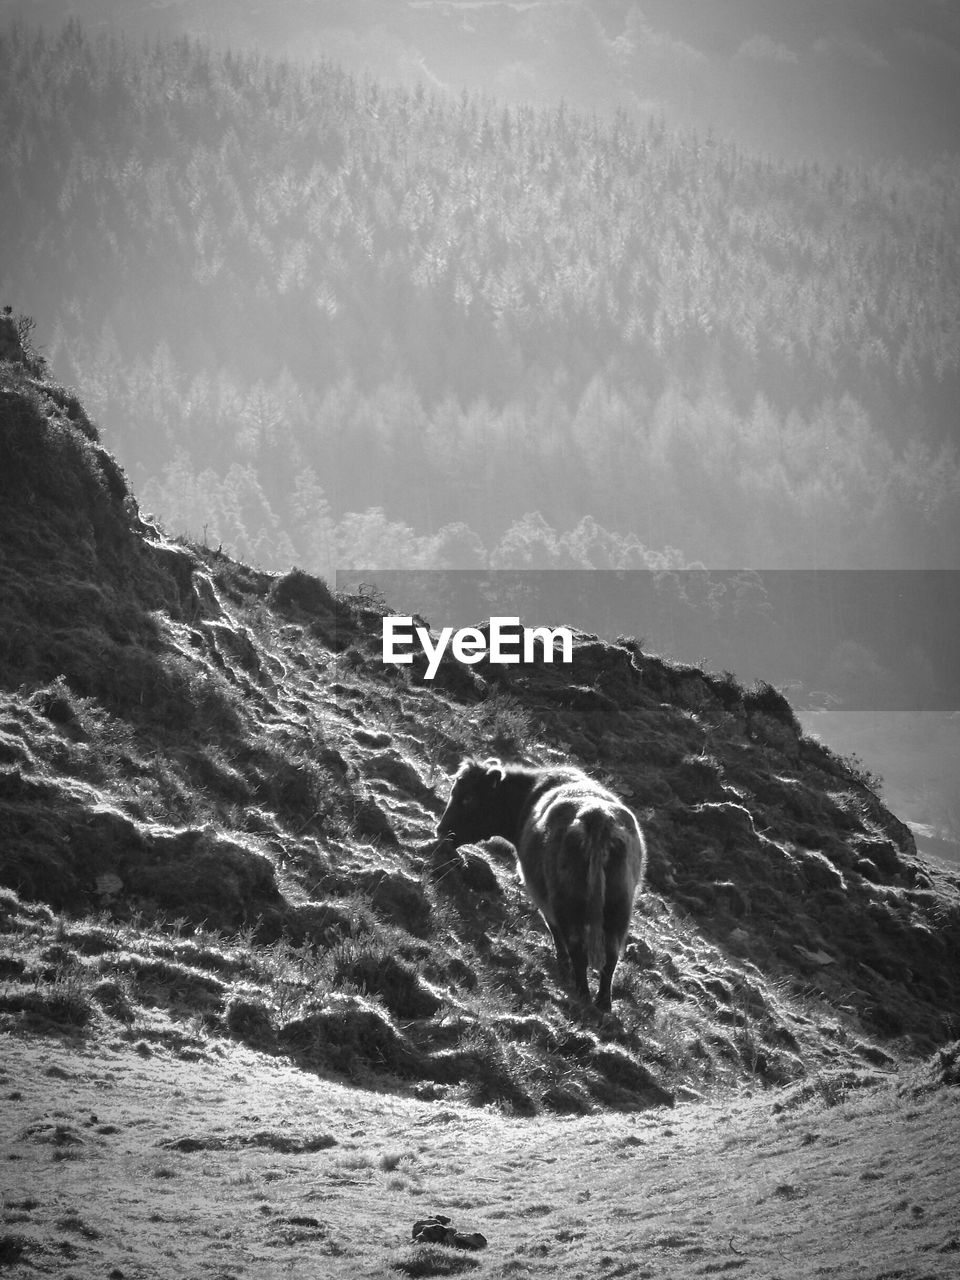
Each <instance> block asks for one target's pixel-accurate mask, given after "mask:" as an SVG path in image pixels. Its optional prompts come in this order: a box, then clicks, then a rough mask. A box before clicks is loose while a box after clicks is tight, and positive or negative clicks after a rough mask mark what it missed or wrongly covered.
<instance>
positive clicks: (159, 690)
mask: <svg viewBox="0 0 960 1280" xmlns="http://www.w3.org/2000/svg"><path fill="white" fill-rule="evenodd" d="M8 323H10V322H8ZM11 354H12V355H13V357H14V358H13V359H9V358H8V359H6V360H5V362H4V363H2V364H0V477H2V478H0V489H2V493H0V550H2V560H0V575H2V581H3V591H2V594H0V600H2V604H0V612H2V618H0V622H2V635H3V636H4V638H5V642H4V646H3V649H2V651H0V673H2V686H0V832H2V835H3V844H4V848H5V857H4V859H3V865H2V871H0V883H2V884H3V885H4V886H6V887H5V888H4V889H2V890H0V915H2V925H0V927H2V929H3V933H4V953H3V960H2V965H3V969H2V973H3V976H4V981H5V986H4V988H3V990H2V991H0V1022H2V1025H4V1026H5V1027H7V1028H8V1029H11V1030H17V1031H21V1032H24V1031H29V1030H31V1029H33V1030H34V1031H35V1030H37V1029H38V1028H39V1029H41V1030H42V1029H44V1028H46V1029H47V1030H49V1029H50V1026H51V1025H53V1026H57V1025H58V1020H59V1023H60V1024H64V1023H65V1024H66V1025H69V1026H73V1027H76V1028H81V1029H82V1028H83V1027H88V1028H89V1027H93V1026H98V1025H103V1026H106V1027H109V1028H112V1029H113V1030H114V1031H115V1032H116V1033H117V1034H120V1035H124V1036H127V1037H128V1038H136V1037H140V1038H141V1039H142V1038H143V1037H144V1036H146V1037H147V1038H150V1037H153V1038H155V1039H156V1040H157V1041H158V1042H162V1043H164V1044H166V1045H168V1046H173V1047H174V1049H175V1050H176V1051H177V1052H183V1053H187V1054H190V1053H202V1052H204V1051H205V1048H204V1046H205V1044H207V1042H208V1041H209V1038H210V1037H214V1038H216V1037H223V1036H233V1037H238V1038H240V1039H241V1040H243V1041H245V1042H246V1043H248V1044H250V1045H252V1046H254V1047H256V1048H261V1049H266V1050H268V1051H269V1052H273V1053H277V1052H279V1053H283V1054H286V1055H287V1056H289V1057H290V1058H291V1059H292V1060H293V1061H294V1062H295V1063H297V1064H299V1065H301V1066H303V1067H304V1068H306V1069H309V1070H311V1071H317V1072H320V1073H321V1074H323V1073H332V1074H334V1075H340V1076H343V1075H346V1076H347V1077H348V1078H351V1079H353V1080H355V1081H357V1082H359V1083H363V1084H365V1085H368V1086H371V1085H373V1084H376V1085H377V1086H378V1087H382V1086H383V1085H390V1086H391V1087H395V1088H399V1089H402V1090H407V1091H413V1092H416V1093H418V1094H419V1095H420V1096H423V1097H427V1098H441V1097H451V1098H463V1099H467V1100H470V1101H474V1102H491V1101H494V1102H498V1103H500V1104H502V1105H506V1106H511V1107H513V1108H514V1109H516V1110H517V1111H518V1112H520V1113H526V1112H530V1111H535V1110H540V1109H552V1110H556V1111H574V1112H576V1111H586V1110H590V1109H592V1108H594V1107H596V1106H612V1107H619V1108H626V1109H632V1108H636V1107H643V1106H648V1105H658V1104H659V1105H662V1104H664V1103H666V1102H668V1101H669V1100H670V1099H671V1097H672V1096H679V1097H685V1096H693V1095H695V1094H699V1093H702V1092H705V1091H712V1090H716V1089H718V1088H727V1087H735V1086H741V1085H743V1084H745V1083H747V1082H753V1083H758V1084H761V1085H764V1086H774V1085H783V1084H788V1083H790V1082H793V1081H799V1080H802V1079H807V1078H810V1077H811V1076H813V1075H815V1074H816V1073H817V1072H818V1071H822V1070H825V1069H828V1068H834V1067H844V1066H846V1067H850V1068H851V1069H853V1068H861V1067H863V1066H864V1064H869V1065H871V1066H873V1067H877V1066H880V1067H881V1068H884V1069H893V1068H894V1067H895V1066H896V1064H897V1062H898V1061H899V1060H901V1059H902V1058H904V1057H915V1056H923V1055H926V1054H929V1053H930V1052H931V1051H932V1050H933V1049H934V1048H935V1047H936V1046H937V1045H939V1044H943V1043H945V1042H946V1041H948V1040H950V1039H951V1038H954V1037H955V1036H956V1027H957V1025H958V1023H957V1019H958V1017H960V960H958V957H960V878H958V877H957V876H956V875H955V874H954V873H952V872H950V871H948V870H947V869H946V868H940V867H937V866H935V865H933V864H931V863H927V862H925V861H924V860H923V859H921V858H918V857H917V855H916V850H915V847H914V844H913V840H912V836H911V835H910V832H909V830H908V829H907V828H906V827H905V826H904V824H902V823H900V822H899V820H898V819H896V818H895V816H894V815H892V814H890V813H888V812H887V811H886V809H885V808H884V806H883V805H882V803H881V802H880V801H879V800H878V799H877V797H876V796H875V795H874V794H873V792H872V791H871V790H870V788H869V786H868V785H867V783H866V780H865V779H864V778H863V777H862V776H859V775H858V774H857V772H856V771H855V770H852V769H851V767H849V766H848V765H846V764H845V763H844V762H843V761H841V760H840V759H838V758H837V757H836V756H835V755H834V754H833V753H832V752H831V751H829V749H827V748H826V747H824V746H823V745H821V744H819V743H817V742H815V741H813V740H810V739H807V738H805V737H804V736H803V735H802V733H801V732H800V730H799V726H798V724H797V722H796V719H795V717H794V716H793V712H792V710H791V708H790V707H789V704H788V703H787V702H786V700H785V699H784V698H783V697H782V695H780V694H779V693H778V692H777V691H776V690H774V689H771V688H770V687H769V686H766V687H764V686H759V687H757V688H755V689H753V690H743V689H742V688H740V686H739V685H738V684H737V683H736V681H735V680H734V679H733V677H731V676H729V675H724V676H716V675H712V674H710V673H708V672H704V671H701V670H700V669H698V668H696V667H683V666H677V665H673V664H670V663H668V662H666V661H664V660H663V659H661V658H659V657H656V656H654V655H649V654H645V653H644V652H643V651H642V648H641V646H640V645H639V644H638V643H637V642H635V641H622V642H618V643H616V644H607V643H605V642H602V641H600V640H598V639H597V638H596V637H593V636H590V635H588V634H585V633H583V632H577V633H576V635H575V644H574V662H573V665H572V668H569V669H561V668H558V667H548V666H526V667H523V666H522V667H520V668H511V669H508V668H503V667H492V666H489V664H487V665H481V666H480V667H477V668H474V669H472V670H467V669H465V668H464V667H462V666H460V665H459V664H457V663H455V662H453V661H452V660H451V659H449V658H447V659H446V660H444V662H443V663H442V664H441V668H440V671H439V672H438V675H437V679H436V680H435V681H434V682H433V683H432V684H428V683H426V682H424V681H423V679H422V672H421V671H419V670H418V669H417V668H416V666H415V667H414V668H413V670H412V672H411V671H408V670H407V669H402V668H401V669H397V668H390V667H385V666H384V665H383V663H382V662H381V661H380V617H381V614H382V612H383V609H382V607H381V606H379V605H378V604H377V602H376V601H374V600H371V599H368V598H366V599H365V598H363V597H359V596H337V595H336V594H334V593H333V592H332V591H331V590H330V589H329V588H328V587H327V586H326V585H325V584H324V583H322V582H321V581H319V580H318V579H316V578H312V577H310V575H308V574H305V573H303V572H302V571H300V570H297V569H293V570H291V571H290V572H288V573H285V574H275V573H274V574H267V573H263V572H261V571H258V570H256V569H253V568H250V567H249V566H246V565H243V564H241V563H239V562H237V561H234V560H232V559H230V558H229V557H227V556H225V555H223V554H222V553H221V552H219V551H215V550H213V549H211V548H208V547H202V546H198V545H195V544H189V543H184V542H175V541H172V540H170V539H168V538H167V537H166V535H165V534H164V533H163V531H162V530H161V529H159V528H158V527H157V526H155V525H152V524H150V523H148V522H147V521H144V520H143V518H142V517H141V516H140V514H139V511H138V510H137V506H136V501H135V499H134V497H133V495H132V494H131V493H130V491H129V488H128V486H127V483H126V480H125V477H124V476H123V473H122V471H121V470H120V468H119V467H118V466H117V464H116V463H115V461H114V460H113V459H112V457H111V455H110V454H109V453H108V452H107V451H106V450H105V449H104V448H103V446H102V445H101V443H100V441H99V436H98V434H97V432H96V429H95V427H93V425H92V424H91V423H90V421H89V419H88V418H87V415H86V414H85V412H84V410H83V408H82V406H81V405H80V404H79V402H78V401H77V399H76V397H75V396H73V395H71V393H69V392H68V391H65V390H64V389H63V388H61V387H58V386H57V384H56V383H55V382H53V381H52V380H50V379H49V378H48V377H46V376H45V374H44V372H43V370H42V369H39V368H36V367H30V363H29V361H28V360H26V359H25V358H21V357H23V353H22V351H21V352H19V353H18V352H17V351H12V352H11V351H10V350H7V351H6V355H7V356H8V357H9V356H10V355H11ZM491 751H495V752H497V753H498V754H500V755H502V756H504V757H505V758H514V759H525V760H528V761H532V762H546V761H549V760H560V759H564V760H566V759H569V760H572V761H574V762H576V763H578V764H580V765H582V766H583V767H584V768H586V769H588V770H589V771H591V772H592V773H594V774H595V775H596V776H598V777H601V778H602V779H603V780H604V781H605V782H607V783H608V784H609V785H611V786H612V787H613V788H614V790H616V791H617V792H618V793H619V794H621V795H623V797H624V798H625V799H626V800H627V802H628V803H629V804H630V805H631V806H632V807H633V808H634V809H635V810H636V811H637V813H638V816H639V817H640V818H641V821H642V822H643V823H644V825H645V828H646V831H647V833H648V836H649V840H650V845H651V858H650V872H649V884H648V886H647V889H646V892H645V893H644V894H643V895H641V897H640V899H639V900H638V906H637V912H636V915H635V919H634V925H633V929H632V931H631V936H630V941H629V943H628V947H627V952H626V957H625V960H624V963H623V965H622V966H621V970H620V973H619V977H618V983H617V986H616V987H615V990H614V1013H615V1016H614V1017H613V1018H611V1019H606V1020H602V1019H599V1018H598V1017H597V1016H596V1015H595V1014H592V1013H590V1012H589V1011H585V1010H583V1009H582V1008H581V1007H579V1006H578V1005H577V1003H576V1001H575V1000H574V998H573V997H572V996H571V994H570V993H569V992H567V991H565V990H564V989H563V988H562V987H561V986H559V985H558V983H557V980H556V975H555V973H554V971H553V968H552V964H551V961H550V959H549V956H550V949H549V939H548V938H547V937H546V935H545V933H544V931H543V930H542V929H541V928H539V927H538V922H537V921H536V920H535V918H534V917H533V913H532V911H531V909H530V906H529V903H528V902H527V901H526V899H525V898H524V897H523V895H522V893H521V892H520V891H519V890H518V888H517V885H516V880H515V876H514V871H513V863H512V857H511V856H510V852H509V850H508V849H507V848H505V847H504V846H503V845H502V842H501V843H498V842H495V841H494V842H489V843H488V844H486V845H484V846H478V847H469V848H467V849H464V850H462V851H461V852H460V854H458V855H457V856H455V857H451V856H450V855H449V851H443V850H438V848H437V846H436V844H435V842H434V840H433V828H434V825H435V821H436V816H437V814H438V813H439V811H440V809H441V807H442V804H443V800H444V797H445V792H446V775H447V773H448V772H449V771H451V770H452V769H453V768H454V767H455V766H456V765H457V764H458V763H459V760H460V758H461V757H462V756H463V755H464V754H468V753H478V754H490V753H491Z"/></svg>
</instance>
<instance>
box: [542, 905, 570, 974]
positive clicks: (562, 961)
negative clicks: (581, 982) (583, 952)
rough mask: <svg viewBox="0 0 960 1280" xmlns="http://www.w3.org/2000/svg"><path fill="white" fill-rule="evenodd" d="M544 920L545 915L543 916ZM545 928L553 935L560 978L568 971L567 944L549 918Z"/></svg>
mask: <svg viewBox="0 0 960 1280" xmlns="http://www.w3.org/2000/svg"><path fill="white" fill-rule="evenodd" d="M544 919H545V920H546V916H544ZM547 928H548V929H549V930H550V933H551V934H552V936H553V945H554V947H555V948H556V952H557V968H558V969H559V970H560V976H561V978H564V979H565V978H566V977H567V975H568V974H569V972H570V953H569V951H568V950H567V944H566V943H565V942H564V940H563V934H562V933H561V932H560V930H559V929H558V928H557V926H556V925H555V924H553V923H552V922H551V921H550V920H547Z"/></svg>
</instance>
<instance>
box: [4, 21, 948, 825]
mask: <svg viewBox="0 0 960 1280" xmlns="http://www.w3.org/2000/svg"><path fill="white" fill-rule="evenodd" d="M67 19H69V20H70V21H69V23H67V24H66V25H65V21H66V20H67ZM958 70H960V11H958V10H957V8H956V6H953V5H950V4H947V3H938V2H936V0H914V2H912V3H909V4H908V3H900V2H898V0H896V2H895V0H892V2H890V3H885V2H883V0H866V2H864V3H859V2H856V0H850V2H841V3H837V2H836V0H833V2H830V0H823V2H822V3H821V2H814V0H810V2H804V3H798V2H797V0H793V2H792V3H788V2H787V0H782V2H780V3H761V2H760V0H754V2H752V3H751V2H748V0H724V3H717V2H716V0H686V2H685V0H669V2H668V0H657V2H655V3H647V4H644V5H642V6H641V5H637V4H630V3H623V2H620V0H608V2H607V3H602V4H601V3H598V2H594V3H587V2H583V3H579V2H577V0H570V2H564V0H553V2H549V0H544V2H542V3H536V2H533V0H531V2H530V3H522V2H520V0H517V3H512V4H510V3H485V2H483V0H475V2H466V0H465V2H463V3H455V2H454V0H448V2H447V3H431V2H430V0H409V2H408V3H404V2H403V0H349V2H347V0H343V2H342V3H339V2H332V0H330V2H324V0H315V2H313V3H309V2H307V0H294V2H288V3H282V4H278V5H272V6H265V5H261V4H253V3H244V2H243V0H234V2H227V0H182V2H179V3H178V2H176V0H171V2H170V3H165V4H153V3H149V4H148V3H145V2H144V3H141V2H140V0H76V2H75V3H69V2H65V0H61V2H59V3H53V2H52V0H51V2H49V3H48V2H46V0H33V2H27V0H0V178H2V183H3V191H4V199H3V201H2V202H0V302H4V303H9V304H11V305H13V306H14V308H15V309H16V310H17V311H23V312H26V313H28V314H30V315H33V316H34V317H35V318H36V320H37V330H36V334H35V337H36V340H37V342H38V344H39V346H40V348H41V349H42V350H43V351H44V353H45V354H46V355H47V357H48V358H49V360H50V362H51V365H52V369H53V372H54V373H55V375H56V376H58V377H59V378H60V379H61V380H64V381H67V382H71V383H74V384H76V386H77V388H78V390H79V392H80V394H81V396H82V398H83V400H84V402H85V404H86V405H87V407H88V409H89V410H90V412H91V413H92V414H93V415H94V417H95V418H96V420H97V421H98V423H99V424H100V426H101V428H102V430H103V434H104V438H105V442H106V444H107V445H108V447H109V448H111V449H112V450H113V451H114V452H115V453H116V454H117V456H118V457H119V458H120V460H121V462H122V463H123V465H124V467H125V468H126V470H127V472H128V474H129V476H130V479H131V482H132V484H133V486H134V489H135V491H136V493H137V494H138V496H139V497H140V499H141V503H142V506H143V507H144V509H145V510H148V511H152V512H154V513H156V515H157V516H158V517H159V518H161V519H162V520H163V521H164V523H165V524H166V525H167V527H168V528H170V529H171V530H174V531H180V530H182V531H184V532H187V533H189V534H190V535H192V536H194V537H197V538H201V539H206V540H207V541H208V542H209V543H211V544H212V545H214V546H216V545H218V544H222V545H223V546H224V548H225V549H227V550H229V551H231V552H233V553H235V554H238V555H240V556H243V557H244V558H246V559H249V560H252V561H254V562H256V563H258V564H260V565H262V566H264V567H266V568H270V569H283V568H286V567H288V566H289V564H290V563H291V562H296V563H298V564H301V565H302V566H304V567H305V568H307V569H310V570H312V571H314V572H318V573H321V574H323V575H325V576H327V577H329V576H331V575H332V574H333V572H334V571H335V570H336V569H349V568H351V567H357V568H364V567H380V568H390V567H393V568H405V569H407V568H470V569H481V568H483V569H489V568H492V569H497V568H538V569H539V568H551V569H557V568H566V569H575V568H579V569H589V568H593V569H598V568H608V569H609V568H623V569H655V570H678V569H683V568H686V567H689V566H691V565H703V566H707V567H708V568H712V569H721V568H722V569H729V570H741V569H764V570H774V569H775V570H782V569H813V568H817V569H847V570H863V571H866V570H884V569H887V570H889V569H901V570H924V569H938V570H953V569H955V568H956V567H957V550H958V547H960V461H958V454H957V434H958V421H957V417H958V414H957V405H958V403H960V370H958V362H960V269H958V268H960V262H958V256H960V254H958V251H960V234H958V232H960V226H958V223H960V164H958V157H957V140H958V126H960V91H958V85H960V75H958ZM945 599H946V600H949V599H952V596H950V594H949V593H948V595H947V597H946V598H945ZM400 603H401V604H402V602H400ZM770 607H771V606H770V601H769V600H762V599H759V598H754V597H752V596H749V597H748V599H747V601H746V602H745V603H744V602H741V606H740V609H741V615H742V618H741V623H740V624H739V625H741V627H742V629H743V633H744V635H746V634H747V633H748V632H749V631H750V629H751V627H752V626H754V624H755V625H756V626H763V625H765V621H764V619H765V618H766V617H767V615H768V614H769V610H770ZM947 607H948V605H947V604H946V603H945V605H944V608H945V609H946V608H947ZM751 610H753V611H754V612H751ZM779 621H780V625H782V621H783V620H782V619H780V620H779ZM949 621H952V617H951V618H950V619H949ZM958 621H960V620H958ZM715 626H716V619H715V618H713V619H712V620H711V617H710V615H709V613H705V614H704V621H703V627H704V628H705V636H706V635H708V634H709V633H710V629H711V628H715ZM946 631H947V632H948V633H949V632H950V627H949V626H948V627H947V628H946ZM954 634H955V632H954ZM845 643H846V648H845V649H842V646H843V645H844V644H845ZM838 644H839V645H840V646H841V649H842V654H843V655H844V656H843V662H841V663H840V666H839V668H838V670H839V671H840V673H841V675H842V674H843V673H844V672H846V673H847V674H846V676H844V678H847V679H848V680H849V671H850V669H851V667H852V668H857V667H858V666H859V668H861V669H862V670H863V671H865V672H868V673H869V671H870V670H871V665H870V664H871V662H872V661H873V660H874V659H875V658H876V652H875V649H874V650H871V648H870V646H869V645H863V640H862V637H860V636H858V637H856V638H854V637H853V636H850V637H845V638H841V640H839V641H838ZM856 645H860V649H857V648H856V647H855V646H856ZM851 646H853V647H851ZM708 647H709V646H708V645H707V644H705V645H704V651H705V652H706V651H707V649H708ZM917 647H918V651H919V652H918V654H917V655H914V657H915V661H916V662H917V663H919V667H918V669H922V668H923V663H924V661H926V660H929V658H930V655H929V654H928V653H925V651H924V641H923V637H920V638H919V639H918V640H917ZM864 650H865V651H864ZM736 658H737V654H736V653H733V654H732V655H731V665H732V666H733V668H734V669H737V662H736ZM742 660H743V663H744V666H745V668H746V665H747V653H746V650H745V649H744V651H743V655H742ZM839 661H840V660H839V659H838V662H839ZM844 663H845V664H846V665H844ZM842 686H843V681H842V679H841V680H839V683H838V684H837V685H836V687H835V689H834V690H833V692H834V694H835V696H837V697H839V698H841V704H840V705H842V698H843V696H844V695H843V688H842ZM811 714H813V713H812V712H811ZM872 714H873V713H866V712H859V713H858V716H859V718H858V719H853V718H851V717H852V712H851V713H849V714H848V715H847V716H846V717H844V716H837V714H836V712H835V711H833V712H827V711H823V712H818V713H817V716H818V719H817V729H818V731H821V730H822V731H824V732H825V733H829V736H830V740H831V741H832V742H833V743H834V744H835V745H837V746H839V747H840V748H841V749H850V748H855V749H856V750H858V751H859V753H860V754H861V755H862V756H863V758H864V759H865V760H866V761H867V763H868V764H869V765H870V767H872V768H875V769H877V771H879V772H881V773H882V774H884V776H885V778H886V781H887V792H886V796H887V799H888V800H889V801H890V802H891V803H892V804H893V805H894V807H899V809H900V810H901V812H904V813H906V815H907V816H909V817H911V818H913V819H914V820H915V821H926V822H927V823H928V824H929V825H930V826H931V828H936V829H937V830H939V831H940V832H942V833H943V832H946V833H948V834H949V833H952V834H953V835H954V836H955V835H956V833H957V830H958V815H957V794H958V787H957V778H958V768H957V758H958V751H957V729H958V721H957V717H956V707H955V706H953V705H949V706H945V707H944V708H943V709H942V711H941V712H932V711H929V710H927V711H925V712H923V713H922V716H923V719H922V723H923V724H925V725H926V728H919V727H918V726H919V725H920V724H921V720H920V719H919V718H917V717H919V714H920V713H918V712H915V711H914V712H905V713H903V714H906V715H907V716H908V717H909V716H911V715H913V716H914V717H915V718H914V719H909V718H908V720H903V719H902V717H901V719H900V720H898V721H897V722H896V725H894V724H893V722H890V721H886V722H885V721H878V720H876V719H869V718H868V719H864V716H865V715H868V716H869V715H872ZM878 714H879V713H878ZM824 716H830V720H829V722H828V721H825V720H824V718H823V717H824ZM930 717H934V718H933V719H932V720H931V719H930Z"/></svg>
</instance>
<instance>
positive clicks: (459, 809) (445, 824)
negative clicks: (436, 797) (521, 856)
mask: <svg viewBox="0 0 960 1280" xmlns="http://www.w3.org/2000/svg"><path fill="white" fill-rule="evenodd" d="M505 777H506V773H505V771H504V768H503V765H502V764H501V763H500V761H499V760H484V761H483V762H482V763H481V762H480V761H478V760H464V762H463V764H462V765H461V766H460V768H459V770H458V771H457V774H456V777H455V778H454V780H453V790H452V791H451V792H450V799H449V800H448V801H447V807H446V809H444V811H443V816H442V817H441V819H440V821H439V823H438V824H437V835H438V837H439V838H440V839H441V840H442V839H447V840H449V841H450V842H451V843H452V844H453V847H454V848H455V849H459V848H460V846H461V845H462V844H470V843H471V842H472V841H474V840H484V839H486V837H487V836H492V835H495V834H497V827H498V823H499V818H500V803H499V800H498V795H497V790H498V788H499V786H500V784H501V782H503V780H504V778H505Z"/></svg>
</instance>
